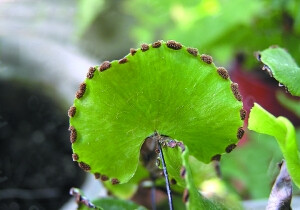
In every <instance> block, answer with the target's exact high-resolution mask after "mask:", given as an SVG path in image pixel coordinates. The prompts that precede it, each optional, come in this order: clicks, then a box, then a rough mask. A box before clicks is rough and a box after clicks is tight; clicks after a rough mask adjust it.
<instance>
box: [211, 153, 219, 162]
mask: <svg viewBox="0 0 300 210" xmlns="http://www.w3.org/2000/svg"><path fill="white" fill-rule="evenodd" d="M211 160H215V161H220V160H221V155H220V154H217V155H215V156H213V157H212V158H211Z"/></svg>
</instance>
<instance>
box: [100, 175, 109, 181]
mask: <svg viewBox="0 0 300 210" xmlns="http://www.w3.org/2000/svg"><path fill="white" fill-rule="evenodd" d="M100 179H101V180H102V181H107V180H108V179H109V178H108V176H106V175H101V178H100Z"/></svg>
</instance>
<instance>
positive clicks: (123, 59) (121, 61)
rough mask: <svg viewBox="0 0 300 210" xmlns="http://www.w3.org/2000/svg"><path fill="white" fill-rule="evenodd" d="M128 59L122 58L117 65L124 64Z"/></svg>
mask: <svg viewBox="0 0 300 210" xmlns="http://www.w3.org/2000/svg"><path fill="white" fill-rule="evenodd" d="M127 61H128V59H127V58H122V59H120V60H119V64H124V63H127Z"/></svg>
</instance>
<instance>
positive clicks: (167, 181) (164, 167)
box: [157, 140, 173, 210]
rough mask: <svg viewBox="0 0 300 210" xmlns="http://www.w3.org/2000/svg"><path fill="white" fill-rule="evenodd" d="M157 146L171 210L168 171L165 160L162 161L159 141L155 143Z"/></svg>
mask: <svg viewBox="0 0 300 210" xmlns="http://www.w3.org/2000/svg"><path fill="white" fill-rule="evenodd" d="M157 144H158V150H159V156H160V159H161V162H162V166H163V171H164V176H165V180H166V187H167V194H168V200H169V208H170V210H173V199H172V192H171V188H170V183H169V176H168V171H167V167H166V163H165V159H164V154H163V152H162V149H161V144H160V142H159V140H158V141H157Z"/></svg>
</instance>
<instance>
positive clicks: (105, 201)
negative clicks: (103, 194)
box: [78, 198, 146, 210]
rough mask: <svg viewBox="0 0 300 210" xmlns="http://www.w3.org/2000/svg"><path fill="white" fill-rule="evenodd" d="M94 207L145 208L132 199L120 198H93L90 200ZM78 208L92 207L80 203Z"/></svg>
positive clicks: (107, 209)
mask: <svg viewBox="0 0 300 210" xmlns="http://www.w3.org/2000/svg"><path fill="white" fill-rule="evenodd" d="M92 203H93V204H94V205H95V206H96V209H101V210H102V209H103V210H146V208H145V207H143V206H139V205H137V204H135V203H133V202H132V201H126V200H120V199H116V198H100V199H96V200H93V202H92ZM78 209H79V210H88V209H94V208H89V207H87V206H85V205H83V204H80V206H79V208H78Z"/></svg>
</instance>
